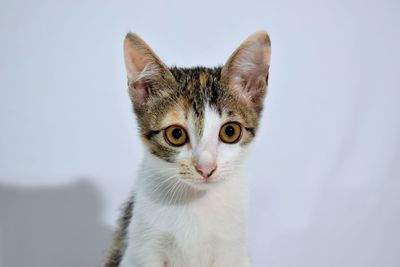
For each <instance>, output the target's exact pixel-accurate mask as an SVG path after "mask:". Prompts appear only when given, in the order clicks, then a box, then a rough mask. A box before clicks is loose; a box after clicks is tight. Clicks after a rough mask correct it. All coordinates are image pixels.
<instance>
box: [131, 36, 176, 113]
mask: <svg viewBox="0 0 400 267" xmlns="http://www.w3.org/2000/svg"><path fill="white" fill-rule="evenodd" d="M124 59H125V67H126V72H127V76H128V87H129V94H130V96H131V99H132V102H133V104H134V105H139V106H140V105H143V104H146V103H147V102H149V101H150V100H151V99H153V98H155V97H159V96H162V95H163V94H165V93H166V90H168V88H170V87H171V86H173V85H175V84H176V81H175V79H174V77H173V75H172V73H171V72H170V71H169V70H168V68H167V67H166V66H165V65H164V63H163V62H162V61H161V60H160V59H159V58H158V57H157V56H156V54H155V53H154V52H153V51H152V50H151V48H150V47H149V46H148V45H147V44H146V43H145V42H144V41H143V40H142V38H140V37H139V36H138V35H137V34H135V33H128V34H127V35H126V37H125V40H124Z"/></svg>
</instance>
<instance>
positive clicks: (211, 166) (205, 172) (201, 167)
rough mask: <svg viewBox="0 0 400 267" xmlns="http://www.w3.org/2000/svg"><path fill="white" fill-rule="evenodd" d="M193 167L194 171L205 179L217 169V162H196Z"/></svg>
mask: <svg viewBox="0 0 400 267" xmlns="http://www.w3.org/2000/svg"><path fill="white" fill-rule="evenodd" d="M195 168H196V171H197V172H198V173H199V174H200V175H201V176H203V177H204V179H206V180H207V179H208V178H210V177H211V175H213V173H214V172H215V170H216V169H217V163H215V162H207V163H203V164H196V166H195Z"/></svg>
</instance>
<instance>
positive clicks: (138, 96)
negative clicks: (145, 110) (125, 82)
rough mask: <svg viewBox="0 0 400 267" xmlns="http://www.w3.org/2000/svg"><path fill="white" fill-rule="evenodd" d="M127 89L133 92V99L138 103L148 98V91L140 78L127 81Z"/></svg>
mask: <svg viewBox="0 0 400 267" xmlns="http://www.w3.org/2000/svg"><path fill="white" fill-rule="evenodd" d="M129 89H130V90H131V92H132V94H133V99H134V101H135V102H136V103H138V104H143V103H145V102H146V100H147V99H148V98H149V92H148V90H147V88H146V85H145V83H144V82H142V81H140V80H136V81H132V82H129Z"/></svg>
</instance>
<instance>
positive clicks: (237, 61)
mask: <svg viewBox="0 0 400 267" xmlns="http://www.w3.org/2000/svg"><path fill="white" fill-rule="evenodd" d="M270 58H271V41H270V39H269V36H268V34H267V33H266V32H263V31H260V32H255V33H253V34H252V35H250V36H249V37H248V38H247V39H246V40H245V41H244V42H243V43H242V44H241V45H240V46H239V48H238V49H236V51H235V52H234V53H233V54H232V56H231V57H230V58H229V60H228V62H227V63H226V64H225V65H224V67H223V68H222V72H221V77H222V80H223V82H224V83H225V84H226V85H227V86H228V87H229V88H231V89H232V90H233V91H235V92H236V93H237V95H238V96H239V97H240V98H241V99H242V100H243V101H244V102H245V103H247V104H249V105H253V106H254V105H255V106H262V103H263V100H264V97H265V95H266V93H267V86H268V73H269V65H270Z"/></svg>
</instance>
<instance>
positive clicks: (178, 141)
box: [164, 125, 188, 146]
mask: <svg viewBox="0 0 400 267" xmlns="http://www.w3.org/2000/svg"><path fill="white" fill-rule="evenodd" d="M164 138H165V140H167V142H168V143H169V144H170V145H172V146H183V145H184V144H186V142H187V140H188V138H187V134H186V131H185V129H183V128H182V127H181V126H178V125H171V126H169V127H167V128H166V129H165V130H164Z"/></svg>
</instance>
